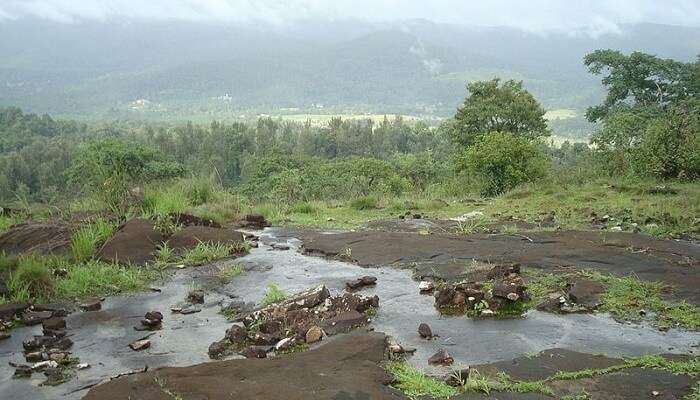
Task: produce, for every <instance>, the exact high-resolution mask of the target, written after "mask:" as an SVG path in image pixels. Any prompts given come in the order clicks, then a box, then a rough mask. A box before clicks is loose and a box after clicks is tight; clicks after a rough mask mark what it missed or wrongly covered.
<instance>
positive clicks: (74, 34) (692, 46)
mask: <svg viewBox="0 0 700 400" xmlns="http://www.w3.org/2000/svg"><path fill="white" fill-rule="evenodd" d="M598 48H614V49H619V50H622V51H624V52H629V51H634V50H638V51H644V52H648V53H652V54H656V55H659V56H662V57H669V58H674V59H679V60H687V61H691V60H694V59H695V58H696V57H697V56H698V54H700V28H696V27H681V26H670V25H656V24H633V25H621V26H620V30H619V32H615V33H603V34H600V35H587V34H575V33H562V32H559V33H556V32H550V33H546V34H542V33H532V32H526V31H523V30H519V29H517V28H503V27H501V28H496V27H493V28H484V27H480V28H477V27H465V26H458V25H450V24H445V23H435V22H430V21H426V20H406V21H395V22H391V23H379V22H367V21H357V20H345V21H340V22H319V21H317V20H308V21H298V22H295V23H292V24H287V25H274V24H266V23H259V24H253V23H235V24H234V23H230V22H217V23H212V22H206V23H204V22H195V21H145V20H137V19H115V20H110V21H107V22H105V21H81V22H78V23H70V24H66V23H60V22H53V21H50V20H45V19H32V18H22V19H17V20H0V55H2V57H0V106H9V105H14V106H19V107H22V108H24V109H26V110H28V111H33V112H41V113H44V112H47V113H51V114H56V115H70V116H77V117H86V118H99V117H120V118H122V117H136V118H139V117H144V116H148V117H149V118H161V117H162V118H163V119H166V118H173V117H175V118H177V117H178V116H183V117H184V116H192V115H197V114H204V115H214V116H222V115H228V114H231V115H239V114H245V113H253V114H254V113H264V112H274V111H276V110H280V109H293V110H297V109H298V110H301V111H305V112H310V111H311V110H316V111H319V110H321V107H322V109H323V112H327V111H328V110H332V111H334V112H362V113H364V112H371V113H404V114H412V115H419V116H446V115H450V114H452V113H453V112H454V109H455V108H456V107H457V105H458V104H459V103H460V102H461V100H462V99H463V98H464V96H465V94H466V93H465V85H466V83H467V82H468V81H470V80H475V79H486V78H491V77H494V76H500V77H503V78H515V79H519V80H520V79H521V80H524V82H525V85H526V87H527V88H528V90H530V91H531V92H533V94H534V95H535V96H536V97H537V98H538V99H539V100H540V101H541V102H542V103H543V104H544V105H545V107H546V108H548V109H562V108H566V109H575V110H583V109H585V107H587V106H589V105H591V104H595V103H597V102H599V100H600V98H601V95H602V88H601V86H600V83H599V78H597V77H594V76H591V75H590V74H588V72H587V71H586V68H585V67H584V65H583V63H582V58H583V56H584V55H585V54H586V53H588V52H590V51H592V50H594V49H598ZM319 112H320V111H319Z"/></svg>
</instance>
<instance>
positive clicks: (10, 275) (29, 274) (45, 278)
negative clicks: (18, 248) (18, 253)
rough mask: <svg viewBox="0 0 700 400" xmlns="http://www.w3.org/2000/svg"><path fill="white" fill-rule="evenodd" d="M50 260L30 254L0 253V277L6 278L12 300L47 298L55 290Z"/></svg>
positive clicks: (9, 296)
mask: <svg viewBox="0 0 700 400" xmlns="http://www.w3.org/2000/svg"><path fill="white" fill-rule="evenodd" d="M49 264H50V260H49V259H46V258H43V257H39V256H35V255H30V256H23V257H12V256H5V255H4V254H0V277H2V278H3V279H5V282H6V286H7V292H8V298H7V299H5V300H11V301H29V300H32V299H45V298H47V296H48V295H50V294H51V293H52V291H53V286H54V281H53V276H52V274H51V271H50V268H49Z"/></svg>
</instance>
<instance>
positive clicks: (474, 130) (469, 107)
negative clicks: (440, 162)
mask: <svg viewBox="0 0 700 400" xmlns="http://www.w3.org/2000/svg"><path fill="white" fill-rule="evenodd" d="M467 89H468V91H469V96H467V98H466V99H465V100H464V104H462V106H461V107H460V108H459V109H458V110H457V114H456V115H455V123H454V125H453V129H452V132H451V133H452V139H453V141H454V142H455V143H457V144H460V145H462V146H465V147H466V146H471V145H472V144H474V143H476V142H477V140H478V139H479V137H481V136H482V135H484V134H486V133H489V132H496V131H498V132H508V133H512V134H513V135H516V136H523V137H525V138H527V139H535V138H538V137H541V136H547V135H549V130H548V129H547V121H546V120H545V119H544V114H545V110H544V108H543V107H542V106H541V105H540V103H538V102H537V100H536V99H535V98H534V97H533V96H532V95H531V94H530V92H528V91H527V90H525V88H523V83H522V82H516V81H513V80H508V81H505V82H503V83H502V84H501V82H500V79H492V80H490V81H479V82H472V83H470V84H469V85H467Z"/></svg>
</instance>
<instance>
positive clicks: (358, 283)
mask: <svg viewBox="0 0 700 400" xmlns="http://www.w3.org/2000/svg"><path fill="white" fill-rule="evenodd" d="M376 284H377V278H376V277H374V276H363V277H361V278H358V279H355V280H354V281H350V282H346V283H345V286H346V287H347V288H348V289H350V290H357V289H360V288H363V287H365V286H372V285H376Z"/></svg>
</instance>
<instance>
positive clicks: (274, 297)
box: [260, 283, 287, 306]
mask: <svg viewBox="0 0 700 400" xmlns="http://www.w3.org/2000/svg"><path fill="white" fill-rule="evenodd" d="M286 298H287V292H285V291H284V290H282V289H280V287H279V286H277V284H275V283H270V284H268V285H267V291H266V292H265V296H264V297H263V299H262V300H261V302H260V303H261V304H262V305H264V306H269V305H270V304H274V303H279V302H280V301H282V300H284V299H286Z"/></svg>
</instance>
